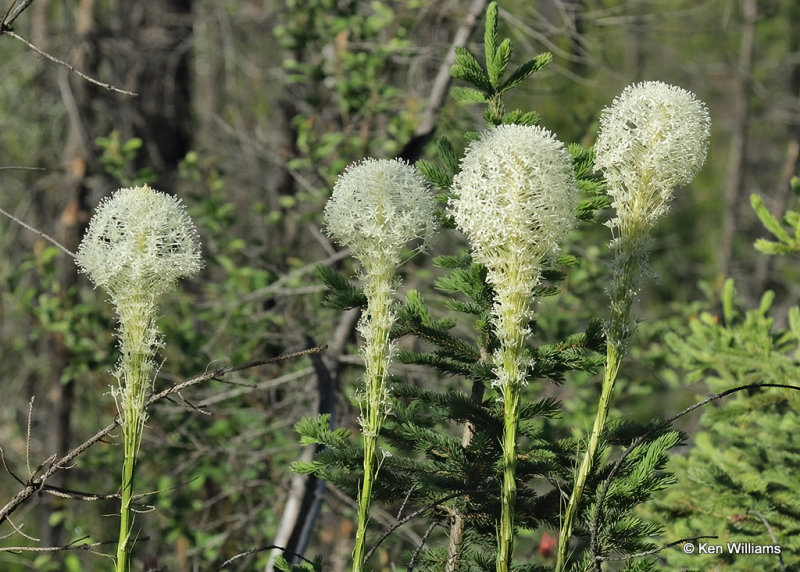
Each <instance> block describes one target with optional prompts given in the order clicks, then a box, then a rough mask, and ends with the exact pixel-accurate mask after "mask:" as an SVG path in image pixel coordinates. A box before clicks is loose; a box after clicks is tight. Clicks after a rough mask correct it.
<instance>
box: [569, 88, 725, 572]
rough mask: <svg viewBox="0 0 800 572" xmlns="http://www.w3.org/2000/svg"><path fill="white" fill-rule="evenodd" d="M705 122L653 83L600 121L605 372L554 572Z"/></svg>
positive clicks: (699, 157)
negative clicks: (607, 233) (607, 208)
mask: <svg viewBox="0 0 800 572" xmlns="http://www.w3.org/2000/svg"><path fill="white" fill-rule="evenodd" d="M710 128H711V121H710V118H709V115H708V110H707V109H706V106H705V104H703V102H701V101H699V100H698V99H696V98H695V96H694V94H692V93H691V92H688V91H686V90H683V89H681V88H679V87H675V86H671V85H667V84H665V83H661V82H644V83H640V84H636V85H631V86H628V87H627V88H625V90H624V91H623V92H622V94H620V95H619V96H618V97H617V98H616V99H615V100H614V102H613V104H612V106H611V107H610V108H607V109H605V110H603V112H602V114H601V116H600V132H599V134H598V137H597V145H596V146H595V167H596V168H597V169H598V170H600V171H602V172H603V174H604V175H605V178H606V181H607V182H608V194H609V196H610V197H611V199H612V201H611V202H612V207H613V208H614V209H615V211H616V216H615V217H614V218H612V219H611V220H609V221H608V222H607V223H606V224H607V226H608V227H609V228H611V232H612V240H611V248H612V250H613V252H614V258H613V261H612V262H611V279H610V281H609V285H608V288H607V293H608V295H609V299H610V303H611V317H610V319H609V321H608V323H607V324H606V367H605V372H604V375H603V383H602V388H601V391H600V398H599V401H598V406H597V414H596V416H595V420H594V425H593V426H592V432H591V435H590V436H589V441H588V443H587V446H586V451H585V453H584V457H583V461H582V463H581V465H580V467H579V469H578V472H577V475H576V477H575V486H574V487H573V490H572V494H571V496H570V500H569V504H568V505H567V510H566V513H565V515H564V520H563V522H562V526H561V531H560V535H559V543H558V555H557V560H556V571H557V572H563V571H564V570H565V569H566V564H567V554H568V551H569V543H570V539H571V537H572V529H573V526H574V522H575V518H576V516H577V514H578V507H579V505H580V501H581V497H582V495H583V489H584V487H585V485H586V479H587V478H588V476H589V474H590V473H591V471H592V467H593V465H594V460H595V456H596V454H597V450H598V447H599V444H600V437H601V435H602V432H603V429H604V427H605V424H606V419H607V417H608V411H609V409H610V407H611V398H612V395H613V392H614V383H615V381H616V378H617V374H618V372H619V368H620V363H621V361H622V358H623V357H624V355H625V353H626V352H627V346H628V341H629V338H630V335H631V333H632V332H633V330H634V326H635V324H634V322H633V320H632V319H631V315H630V313H631V306H632V304H633V301H634V298H635V296H636V293H637V291H638V288H639V285H640V282H641V278H642V276H643V274H644V272H645V269H646V252H647V248H648V245H649V242H650V233H651V231H652V229H653V227H654V226H655V224H656V222H657V221H658V219H659V218H660V217H661V216H662V215H663V214H664V213H665V212H666V211H667V210H668V209H669V202H670V201H671V200H672V195H673V191H674V189H675V188H676V187H679V186H682V185H686V184H688V183H689V182H691V180H692V179H694V177H695V175H696V174H697V173H698V172H699V171H700V168H701V167H702V166H703V163H704V162H705V158H706V152H707V149H708V139H709V134H710Z"/></svg>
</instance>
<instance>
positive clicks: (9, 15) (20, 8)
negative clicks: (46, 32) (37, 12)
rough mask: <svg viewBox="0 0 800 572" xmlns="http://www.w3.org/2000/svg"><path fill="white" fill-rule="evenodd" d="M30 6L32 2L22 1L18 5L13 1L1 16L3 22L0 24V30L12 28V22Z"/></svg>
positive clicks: (28, 0)
mask: <svg viewBox="0 0 800 572" xmlns="http://www.w3.org/2000/svg"><path fill="white" fill-rule="evenodd" d="M31 4H33V0H23V1H22V2H20V3H19V4H17V2H16V0H14V2H12V3H11V6H9V7H8V10H6V13H5V14H4V15H3V20H2V22H0V30H7V29H8V28H10V27H11V26H13V25H14V20H16V19H17V18H18V17H19V15H20V14H22V13H23V12H24V11H25V9H26V8H27V7H28V6H30V5H31Z"/></svg>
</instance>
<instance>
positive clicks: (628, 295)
mask: <svg viewBox="0 0 800 572" xmlns="http://www.w3.org/2000/svg"><path fill="white" fill-rule="evenodd" d="M632 236H640V235H639V234H637V233H633V234H632ZM644 244H645V241H644V240H643V239H640V240H639V241H638V242H636V241H633V240H630V239H626V238H622V239H621V240H620V241H619V242H618V244H617V253H616V256H615V259H614V262H613V263H612V265H611V268H612V280H611V283H610V285H609V296H610V298H611V321H610V323H609V325H608V328H607V330H606V368H605V372H604V374H603V385H602V388H601V390H600V399H599V400H598V403H597V414H596V415H595V419H594V425H593V426H592V433H591V435H590V436H589V442H588V443H587V445H586V452H585V454H584V456H583V461H582V462H581V465H580V468H579V469H578V473H577V475H576V476H575V486H574V487H573V488H572V494H571V495H570V498H569V503H568V504H567V510H566V512H565V513H564V520H563V522H562V523H561V530H560V532H559V536H558V553H557V556H556V568H555V572H564V571H565V570H566V566H567V557H568V552H569V544H570V540H571V539H572V529H573V527H574V525H575V519H576V517H577V515H578V508H579V506H580V502H581V497H582V496H583V489H584V487H585V486H586V480H587V479H588V478H589V474H590V473H591V472H592V468H593V466H594V458H595V456H596V454H597V449H598V448H599V446H600V437H601V435H602V434H603V429H604V428H605V424H606V419H607V418H608V411H609V409H610V408H611V397H612V396H613V393H614V383H615V382H616V379H617V374H618V373H619V367H620V363H621V362H622V357H623V355H624V353H625V348H626V346H627V342H628V338H629V336H630V334H631V329H632V326H631V324H630V313H631V305H632V304H633V297H634V290H635V287H636V284H637V283H638V281H639V277H640V276H641V266H642V264H643V261H642V253H643V248H644V247H643V245H644Z"/></svg>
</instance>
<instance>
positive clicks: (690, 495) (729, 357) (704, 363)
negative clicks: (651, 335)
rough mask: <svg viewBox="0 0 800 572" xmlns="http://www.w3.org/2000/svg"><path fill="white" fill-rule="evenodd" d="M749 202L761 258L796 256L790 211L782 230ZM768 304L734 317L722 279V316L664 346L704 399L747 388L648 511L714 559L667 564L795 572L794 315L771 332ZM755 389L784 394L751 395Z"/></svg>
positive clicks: (698, 556)
mask: <svg viewBox="0 0 800 572" xmlns="http://www.w3.org/2000/svg"><path fill="white" fill-rule="evenodd" d="M791 184H792V189H793V190H794V192H795V194H796V195H797V196H798V197H800V193H798V191H800V180H798V179H797V178H796V177H795V178H794V179H793V180H792V183H791ZM751 204H752V206H753V209H754V210H755V212H756V214H757V215H758V217H759V219H760V220H761V221H762V223H763V224H764V227H765V228H766V229H767V230H768V231H769V232H771V233H772V234H773V235H774V236H775V237H776V238H777V239H778V242H774V241H768V240H765V239H759V240H757V241H756V243H755V247H756V248H757V249H759V250H761V251H762V252H766V253H768V254H790V253H794V252H796V251H797V238H798V237H800V218H799V217H798V215H797V213H795V212H794V211H788V212H787V213H786V214H785V215H784V216H783V223H784V224H783V225H781V223H779V222H778V220H777V219H776V218H775V217H774V216H772V215H771V214H770V213H769V212H768V211H767V209H766V207H765V205H764V203H763V201H762V200H761V199H760V198H759V197H758V196H756V195H753V196H752V197H751ZM784 225H785V226H788V227H789V230H790V232H791V233H792V234H793V235H794V236H790V235H789V233H787V231H786V230H785V229H784ZM773 299H774V294H773V293H772V292H771V291H767V292H765V293H764V294H763V296H762V298H761V302H760V304H759V306H758V307H757V308H753V309H750V310H741V309H739V308H738V307H737V304H736V290H735V287H734V283H733V280H730V279H729V280H728V281H726V283H725V286H724V288H723V292H722V299H721V316H720V315H717V314H715V313H712V312H710V311H708V310H707V311H704V312H702V313H701V314H700V315H699V316H698V317H697V318H696V319H695V320H693V321H692V322H691V323H690V324H689V331H688V333H687V335H686V336H685V337H683V338H681V337H678V336H676V335H674V334H672V335H670V336H669V337H668V339H667V341H668V344H669V346H670V349H671V350H672V352H673V355H674V356H675V359H674V362H675V366H676V367H679V368H680V369H682V370H684V371H685V372H686V381H687V382H688V383H691V382H695V381H698V380H703V381H704V383H705V384H706V385H707V386H708V388H709V389H710V390H711V391H712V392H720V391H724V390H729V389H731V388H732V387H736V386H747V385H753V386H754V387H752V388H751V389H748V391H747V393H746V394H745V393H737V394H736V395H735V396H733V397H731V398H728V399H727V400H726V401H725V402H723V403H721V404H720V405H719V406H718V407H713V408H708V409H707V410H705V412H704V413H703V415H702V417H701V419H700V424H701V427H702V430H701V431H699V432H697V433H696V434H695V435H694V436H693V443H692V445H693V446H692V448H691V450H690V451H689V453H688V454H687V455H686V456H685V457H677V456H676V457H674V458H673V459H672V461H671V464H670V469H671V470H673V471H675V472H676V473H677V474H678V475H680V479H679V482H678V484H679V486H677V487H674V488H672V489H671V490H670V491H669V493H668V494H666V495H665V496H664V497H663V498H660V499H659V501H658V503H657V505H656V507H655V508H654V511H653V512H654V514H655V515H657V516H658V517H659V518H660V519H662V520H664V522H666V523H667V524H666V538H667V539H668V540H675V539H678V538H690V537H694V536H700V535H709V536H713V537H714V538H713V539H709V540H707V541H706V542H707V543H708V544H709V545H711V546H722V547H724V549H723V550H722V552H721V553H719V554H716V553H708V552H705V553H701V552H700V550H696V551H695V553H694V554H692V555H691V556H687V555H685V554H684V553H683V552H682V551H680V550H671V551H665V552H664V553H663V557H664V558H665V560H666V562H668V563H669V564H670V565H671V566H684V565H690V566H692V567H696V566H700V567H702V569H704V570H716V569H725V570H734V571H735V570H753V569H759V570H778V569H780V570H793V569H794V568H796V567H797V566H798V565H800V556H798V555H800V502H799V501H798V499H800V487H799V486H798V481H797V479H796V478H795V474H794V473H795V471H796V468H797V466H798V463H800V437H798V432H797V428H798V426H800V416H798V411H800V391H798V390H794V391H791V390H787V388H786V385H787V384H788V385H793V386H795V387H800V362H798V357H800V308H798V307H797V306H794V307H792V308H791V309H789V311H788V315H787V316H786V322H787V326H786V327H785V328H781V329H777V328H776V327H775V320H774V319H773V318H772V317H770V315H769V313H770V310H771V308H772V303H773ZM677 356H680V357H677ZM764 384H773V385H781V386H783V387H780V388H776V387H760V386H762V385H764ZM729 543H730V545H731V546H733V545H736V546H737V547H739V549H740V550H742V551H743V552H742V553H737V551H736V550H735V549H732V548H731V547H729ZM698 546H699V545H698ZM756 547H758V548H756ZM763 547H767V548H763ZM774 547H779V548H778V549H777V550H778V551H777V552H776V549H775V548H774Z"/></svg>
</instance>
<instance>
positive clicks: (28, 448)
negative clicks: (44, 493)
mask: <svg viewBox="0 0 800 572" xmlns="http://www.w3.org/2000/svg"><path fill="white" fill-rule="evenodd" d="M35 399H36V396H35V395H31V401H30V403H28V428H27V430H26V432H25V465H27V467H28V478H29V479H30V478H31V477H32V476H33V471H32V470H31V419H32V418H33V402H34V400H35Z"/></svg>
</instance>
